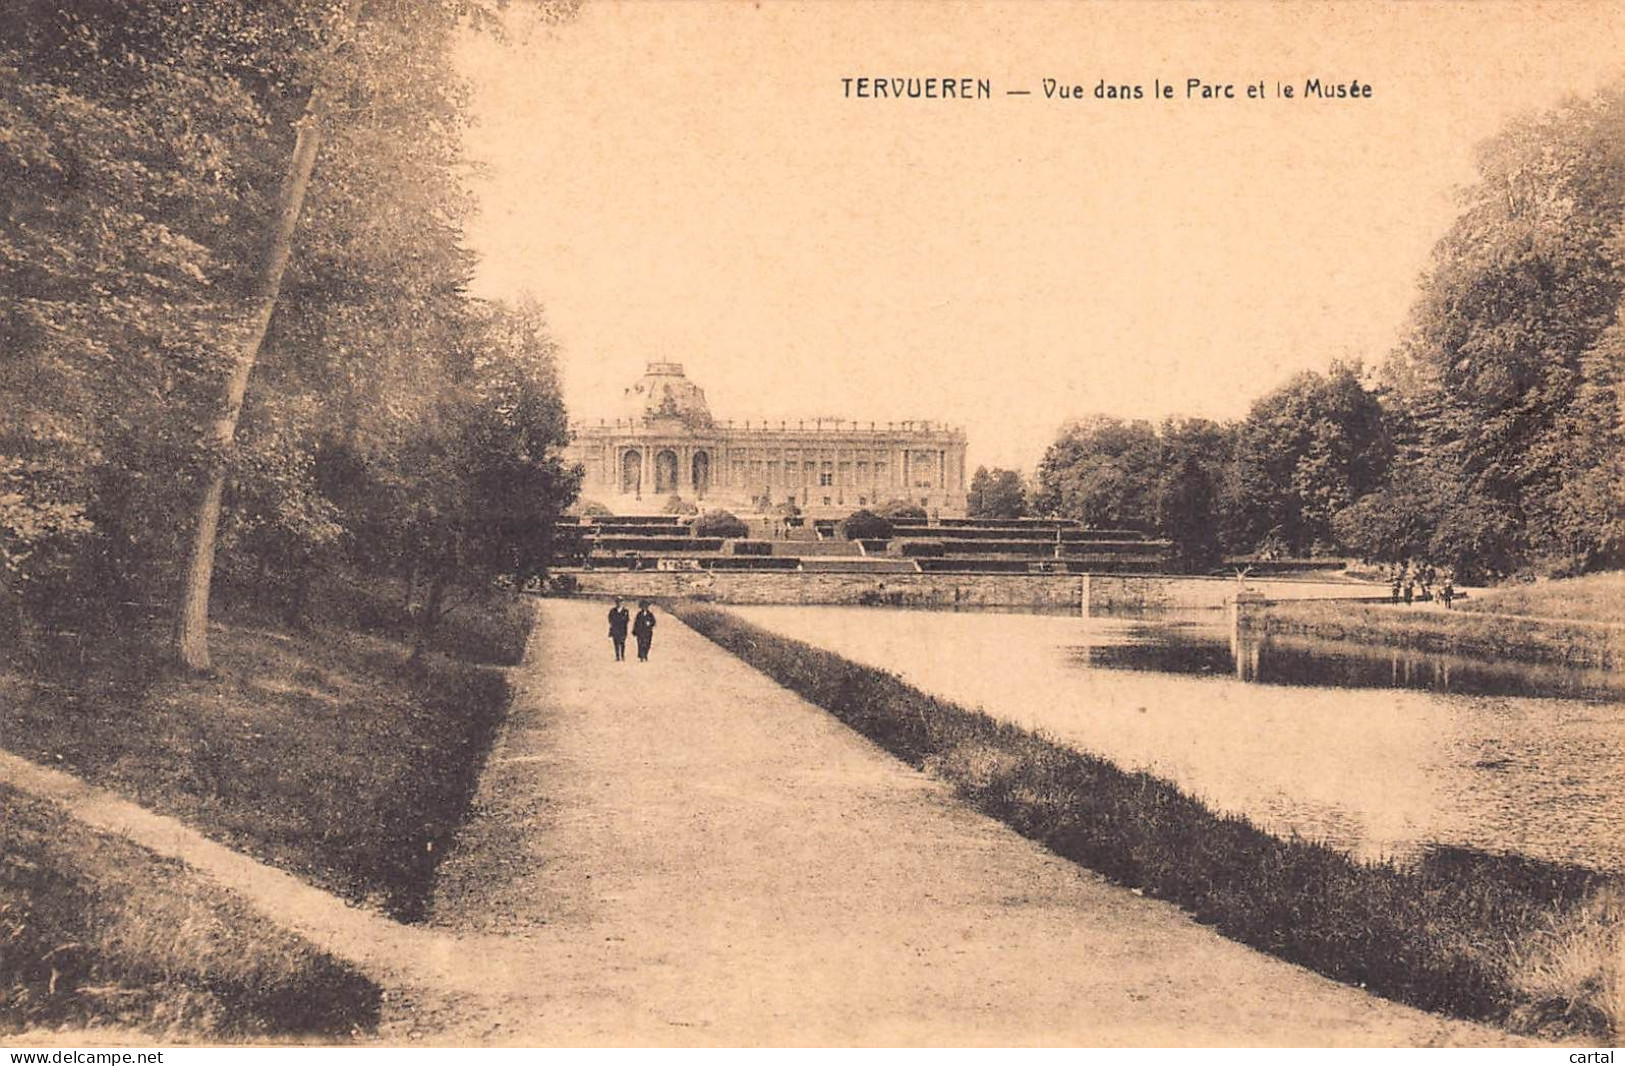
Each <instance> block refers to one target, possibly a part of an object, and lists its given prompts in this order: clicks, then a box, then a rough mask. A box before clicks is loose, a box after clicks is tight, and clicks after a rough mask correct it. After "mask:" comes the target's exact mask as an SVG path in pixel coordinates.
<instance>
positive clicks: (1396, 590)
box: [1390, 574, 1405, 604]
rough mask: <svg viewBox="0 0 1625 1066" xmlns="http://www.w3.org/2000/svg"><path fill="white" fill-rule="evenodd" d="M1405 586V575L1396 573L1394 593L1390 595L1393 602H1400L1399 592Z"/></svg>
mask: <svg viewBox="0 0 1625 1066" xmlns="http://www.w3.org/2000/svg"><path fill="white" fill-rule="evenodd" d="M1404 588H1405V579H1404V578H1403V577H1400V576H1399V575H1398V574H1395V575H1394V588H1393V594H1392V596H1390V600H1391V601H1392V602H1393V603H1396V604H1397V603H1398V602H1399V594H1400V592H1401V591H1402V590H1403V589H1404Z"/></svg>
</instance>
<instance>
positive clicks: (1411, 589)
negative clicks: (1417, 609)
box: [1405, 578, 1416, 607]
mask: <svg viewBox="0 0 1625 1066" xmlns="http://www.w3.org/2000/svg"><path fill="white" fill-rule="evenodd" d="M1415 598H1416V582H1415V581H1412V580H1411V579H1410V578H1406V579H1405V606H1407V607H1409V606H1410V605H1411V601H1412V600H1414V599H1415Z"/></svg>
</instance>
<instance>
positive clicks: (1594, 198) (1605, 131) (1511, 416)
mask: <svg viewBox="0 0 1625 1066" xmlns="http://www.w3.org/2000/svg"><path fill="white" fill-rule="evenodd" d="M1479 173H1480V180H1479V182H1478V183H1477V184H1476V185H1475V186H1473V187H1472V188H1471V189H1469V190H1467V192H1466V193H1465V196H1464V202H1463V206H1462V211H1461V214H1460V216H1459V218H1458V219H1457V221H1456V223H1455V224H1454V225H1453V226H1452V227H1451V229H1450V231H1449V232H1448V233H1447V234H1446V235H1445V237H1444V238H1443V239H1442V240H1441V241H1440V242H1439V245H1438V246H1437V248H1436V249H1435V251H1434V263H1433V266H1432V268H1431V269H1430V271H1429V273H1428V274H1427V276H1426V277H1425V278H1424V279H1423V282H1422V286H1421V292H1420V294H1419V297H1418V300H1417V303H1416V306H1415V309H1414V311H1413V314H1412V329H1411V333H1410V336H1409V337H1408V339H1407V341H1406V342H1405V343H1404V344H1403V345H1402V346H1401V347H1400V348H1399V350H1398V351H1397V352H1396V353H1395V355H1394V357H1393V358H1392V359H1391V360H1390V362H1389V364H1388V366H1387V367H1386V368H1385V373H1386V376H1387V379H1388V382H1389V386H1390V390H1391V392H1392V395H1393V396H1394V398H1395V401H1396V402H1397V403H1398V405H1399V406H1400V407H1401V408H1402V409H1403V410H1404V412H1405V415H1406V417H1407V418H1408V419H1409V420H1410V422H1411V423H1412V424H1413V425H1414V427H1415V434H1414V441H1413V442H1412V445H1413V447H1412V450H1413V456H1412V459H1413V464H1412V466H1411V468H1410V470H1411V473H1412V476H1414V477H1417V478H1419V479H1421V480H1427V481H1437V480H1448V479H1450V478H1455V479H1457V480H1458V481H1459V484H1460V493H1459V498H1458V499H1454V501H1453V502H1452V503H1451V504H1450V507H1452V508H1454V509H1455V510H1456V511H1457V516H1456V519H1454V520H1451V521H1448V522H1447V521H1446V520H1445V516H1444V514H1443V508H1442V507H1435V508H1433V510H1434V512H1435V525H1436V526H1437V528H1438V529H1439V531H1440V533H1441V534H1442V535H1445V536H1447V537H1453V536H1455V533H1454V530H1455V528H1456V526H1457V525H1458V523H1460V522H1462V521H1463V516H1465V518H1466V521H1465V528H1468V529H1474V530H1477V534H1476V535H1475V536H1474V537H1472V538H1468V539H1469V540H1472V541H1479V542H1480V544H1479V548H1480V550H1482V551H1483V552H1484V562H1485V563H1486V564H1488V566H1489V568H1490V569H1492V570H1493V569H1500V568H1503V567H1510V566H1519V565H1527V564H1529V563H1532V562H1538V561H1539V560H1546V561H1547V562H1546V563H1545V564H1542V565H1548V566H1556V567H1561V568H1570V569H1585V568H1590V567H1595V566H1602V565H1618V563H1619V562H1620V561H1621V559H1622V547H1625V537H1622V535H1621V524H1622V520H1621V501H1620V497H1619V491H1618V489H1617V486H1618V484H1619V481H1620V477H1619V475H1620V473H1621V468H1620V457H1619V456H1620V437H1619V433H1620V413H1619V404H1618V395H1617V390H1618V382H1619V368H1620V355H1619V348H1620V341H1619V332H1618V323H1619V320H1620V319H1619V310H1620V302H1621V297H1622V295H1625V270H1622V265H1625V255H1622V251H1625V248H1622V244H1621V237H1622V220H1625V83H1621V84H1615V85H1613V86H1610V87H1608V88H1606V89H1604V90H1603V91H1601V92H1600V93H1598V94H1597V95H1595V96H1593V97H1591V98H1589V99H1584V100H1571V101H1569V102H1567V103H1565V104H1564V105H1562V106H1561V107H1558V108H1556V109H1554V110H1552V111H1550V112H1548V113H1546V114H1542V115H1537V116H1533V117H1529V118H1525V119H1520V120H1518V121H1516V122H1514V123H1512V124H1511V125H1510V126H1509V127H1508V128H1507V129H1506V130H1505V131H1504V132H1503V133H1502V134H1501V135H1499V136H1498V137H1496V138H1494V139H1493V140H1491V141H1490V142H1489V143H1487V144H1486V145H1485V146H1484V147H1483V148H1482V149H1481V151H1480V154H1479ZM1455 495H1456V494H1454V493H1453V494H1452V496H1455ZM1457 539H1460V538H1457ZM1492 560H1493V562H1491V561H1492Z"/></svg>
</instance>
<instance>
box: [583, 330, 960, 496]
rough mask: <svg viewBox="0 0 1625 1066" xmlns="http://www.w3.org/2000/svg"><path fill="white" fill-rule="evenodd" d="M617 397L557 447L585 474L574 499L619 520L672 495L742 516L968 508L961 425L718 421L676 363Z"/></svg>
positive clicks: (651, 370)
mask: <svg viewBox="0 0 1625 1066" xmlns="http://www.w3.org/2000/svg"><path fill="white" fill-rule="evenodd" d="M625 395H626V402H625V404H624V405H623V410H622V412H621V414H620V416H619V417H617V418H605V419H599V420H597V421H593V420H582V421H577V422H573V423H572V424H571V426H570V429H571V432H572V435H573V438H574V439H573V440H572V441H571V444H570V446H569V448H568V449H567V451H566V456H567V458H568V459H569V460H571V461H573V462H579V463H580V464H581V465H582V466H583V468H584V469H585V471H586V477H585V480H584V481H583V483H582V487H581V496H582V498H583V499H585V500H595V501H598V502H600V503H603V504H604V505H606V506H607V507H609V508H610V509H612V510H614V511H616V512H617V513H622V514H626V513H637V512H644V513H649V512H652V511H658V510H659V509H660V508H661V507H662V506H663V505H664V504H665V502H666V501H667V500H668V499H669V498H670V497H672V496H673V495H676V496H680V497H682V498H683V499H685V500H689V501H692V502H694V503H696V504H699V505H701V506H709V507H726V508H730V509H735V510H740V511H758V512H762V511H768V510H771V509H772V508H775V507H778V506H779V505H781V504H784V503H794V504H795V505H796V506H798V507H800V508H801V509H802V511H803V512H805V513H806V514H808V515H810V516H815V517H821V516H826V515H827V516H840V515H845V514H849V513H851V512H852V511H855V510H857V509H858V508H860V507H872V506H876V505H879V504H883V503H886V502H888V501H891V500H898V499H906V500H909V501H910V502H912V503H916V504H918V505H920V506H921V507H924V508H925V509H926V510H927V511H929V512H931V513H933V514H937V515H942V516H945V517H960V516H963V515H964V513H965V499H966V481H967V477H966V473H965V434H964V431H963V430H961V429H958V428H954V427H949V426H944V425H942V424H941V423H937V422H922V421H912V422H853V421H851V420H849V419H831V418H816V419H815V418H809V419H792V420H778V421H761V420H754V421H744V422H736V421H719V420H717V419H713V418H712V417H711V411H710V408H709V407H708V406H707V405H706V402H705V391H704V390H703V389H701V388H700V387H699V386H698V385H696V384H694V383H693V382H692V381H690V380H689V379H688V377H687V376H686V375H685V374H684V373H683V367H682V364H681V363H670V362H653V363H650V364H648V368H647V369H646V370H645V371H644V374H643V377H641V378H639V379H638V381H637V382H636V383H635V384H634V385H632V386H631V387H630V388H628V389H627V390H626V394H625Z"/></svg>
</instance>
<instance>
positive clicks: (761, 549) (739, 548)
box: [730, 540, 773, 555]
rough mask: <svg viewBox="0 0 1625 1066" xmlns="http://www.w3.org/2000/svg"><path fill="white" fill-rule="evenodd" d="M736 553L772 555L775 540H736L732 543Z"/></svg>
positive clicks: (731, 547) (731, 548) (733, 550)
mask: <svg viewBox="0 0 1625 1066" xmlns="http://www.w3.org/2000/svg"><path fill="white" fill-rule="evenodd" d="M730 550H731V551H732V552H733V553H734V554H735V555H772V554H773V542H772V541H769V540H736V541H734V542H733V543H732V545H730Z"/></svg>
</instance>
